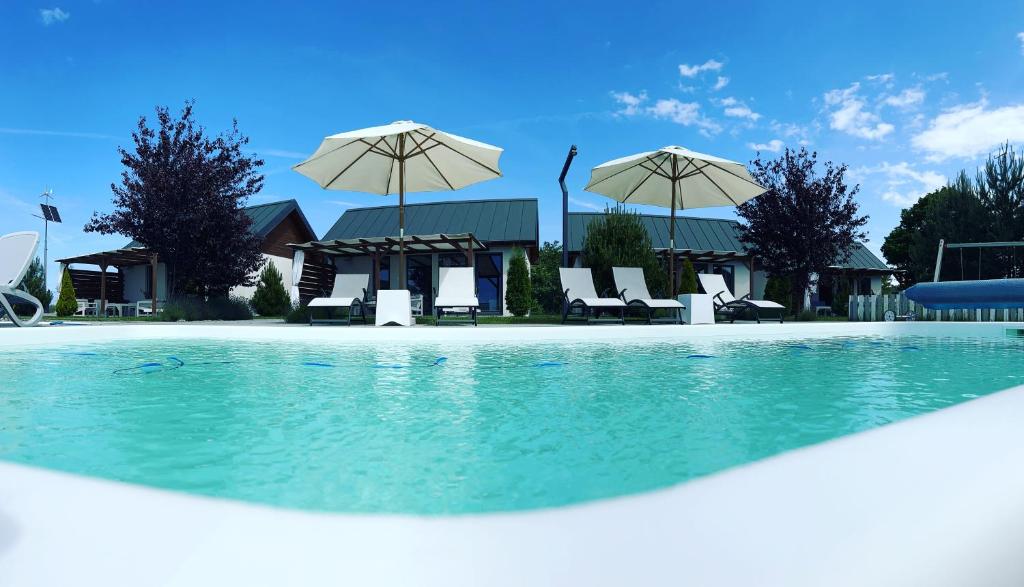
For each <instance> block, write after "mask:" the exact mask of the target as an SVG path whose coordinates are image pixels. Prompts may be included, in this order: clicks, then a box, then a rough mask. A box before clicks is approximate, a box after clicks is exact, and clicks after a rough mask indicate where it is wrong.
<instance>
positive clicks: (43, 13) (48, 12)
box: [39, 8, 71, 26]
mask: <svg viewBox="0 0 1024 587" xmlns="http://www.w3.org/2000/svg"><path fill="white" fill-rule="evenodd" d="M39 18H40V20H42V21H43V26H50V25H51V24H57V23H59V22H64V21H66V20H67V19H69V18H71V13H70V12H65V11H63V10H61V9H60V8H43V9H41V10H40V11H39Z"/></svg>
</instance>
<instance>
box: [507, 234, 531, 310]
mask: <svg viewBox="0 0 1024 587" xmlns="http://www.w3.org/2000/svg"><path fill="white" fill-rule="evenodd" d="M532 300H533V291H532V289H531V288H530V269H529V267H527V265H526V255H525V254H524V253H523V250H522V249H516V250H515V251H513V252H512V258H511V259H509V262H508V283H507V284H506V287H505V306H506V307H507V308H508V311H509V312H511V313H512V315H514V316H525V315H526V314H527V313H528V312H529V311H530V306H531V305H532V303H531V302H532Z"/></svg>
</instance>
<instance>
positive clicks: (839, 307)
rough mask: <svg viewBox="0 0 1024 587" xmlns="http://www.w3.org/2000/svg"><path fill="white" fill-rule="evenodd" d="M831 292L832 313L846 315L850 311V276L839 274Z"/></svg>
mask: <svg viewBox="0 0 1024 587" xmlns="http://www.w3.org/2000/svg"><path fill="white" fill-rule="evenodd" d="M833 292H834V293H833V294H832V313H833V314H835V315H836V316H846V315H847V314H849V312H850V278H849V277H846V276H843V275H840V276H839V277H837V278H836V286H835V288H834V289H833Z"/></svg>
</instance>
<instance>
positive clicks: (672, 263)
mask: <svg viewBox="0 0 1024 587" xmlns="http://www.w3.org/2000/svg"><path fill="white" fill-rule="evenodd" d="M677 165H678V164H677V163H676V157H675V155H673V156H672V214H671V216H670V217H669V221H668V291H669V293H670V294H671V295H670V298H671V299H673V300H674V299H676V174H677V173H678V172H677V170H676V167H677Z"/></svg>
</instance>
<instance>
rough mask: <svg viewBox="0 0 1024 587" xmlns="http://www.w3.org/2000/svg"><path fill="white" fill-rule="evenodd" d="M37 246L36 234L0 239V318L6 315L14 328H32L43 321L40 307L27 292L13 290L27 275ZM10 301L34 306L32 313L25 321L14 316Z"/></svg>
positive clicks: (6, 236) (16, 233)
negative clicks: (1, 315)
mask: <svg viewBox="0 0 1024 587" xmlns="http://www.w3.org/2000/svg"><path fill="white" fill-rule="evenodd" d="M38 245H39V233H38V232H12V233H11V234H6V235H4V236H0V314H6V315H7V317H8V318H9V319H10V320H11V322H13V323H14V325H15V326H35V325H36V324H38V323H39V319H40V318H42V317H43V304H42V303H41V302H40V301H39V300H37V299H36V298H35V297H33V296H32V295H31V294H29V293H28V292H26V291H22V290H20V289H15V288H16V287H18V285H20V284H21V280H22V279H24V278H25V274H26V273H28V268H29V266H30V265H31V264H32V259H33V258H34V257H35V255H36V246H38ZM11 300H15V301H16V303H19V302H20V303H23V304H28V305H32V306H35V313H34V314H32V317H31V318H29V319H28V320H22V319H21V318H19V317H18V315H17V314H15V313H14V308H13V307H11Z"/></svg>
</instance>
